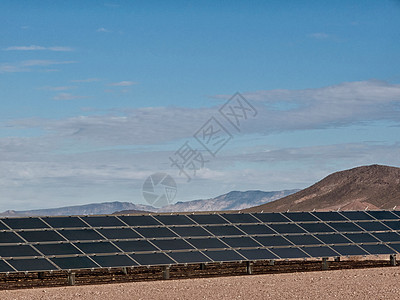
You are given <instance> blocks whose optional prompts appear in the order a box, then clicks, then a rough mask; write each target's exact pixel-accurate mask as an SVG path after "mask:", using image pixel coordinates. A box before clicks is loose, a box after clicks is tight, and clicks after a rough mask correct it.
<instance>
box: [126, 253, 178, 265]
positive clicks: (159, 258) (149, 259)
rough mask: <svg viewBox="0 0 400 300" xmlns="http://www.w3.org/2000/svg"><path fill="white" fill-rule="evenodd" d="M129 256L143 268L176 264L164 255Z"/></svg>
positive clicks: (141, 254) (136, 254)
mask: <svg viewBox="0 0 400 300" xmlns="http://www.w3.org/2000/svg"><path fill="white" fill-rule="evenodd" d="M129 256H130V257H131V258H133V259H134V260H135V261H137V262H138V263H139V264H140V265H142V266H152V265H153V266H154V265H170V264H174V263H175V262H174V261H173V260H172V259H171V258H169V257H168V256H167V255H166V254H164V253H135V254H130V255H129Z"/></svg>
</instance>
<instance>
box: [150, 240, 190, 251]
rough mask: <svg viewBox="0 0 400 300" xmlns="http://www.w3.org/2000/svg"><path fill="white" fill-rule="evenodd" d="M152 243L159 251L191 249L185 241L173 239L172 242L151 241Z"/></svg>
mask: <svg viewBox="0 0 400 300" xmlns="http://www.w3.org/2000/svg"><path fill="white" fill-rule="evenodd" d="M152 243H153V244H154V245H156V246H157V247H158V248H160V249H161V250H188V249H193V247H192V246H190V245H189V244H188V243H186V242H185V240H182V239H173V240H153V241H152Z"/></svg>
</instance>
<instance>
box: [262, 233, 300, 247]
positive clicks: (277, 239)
mask: <svg viewBox="0 0 400 300" xmlns="http://www.w3.org/2000/svg"><path fill="white" fill-rule="evenodd" d="M254 238H255V239H256V240H257V241H258V242H260V243H261V244H263V245H264V246H266V247H272V246H290V245H292V244H291V243H290V242H289V241H287V240H285V239H284V238H283V237H281V236H272V235H271V236H255V237H254Z"/></svg>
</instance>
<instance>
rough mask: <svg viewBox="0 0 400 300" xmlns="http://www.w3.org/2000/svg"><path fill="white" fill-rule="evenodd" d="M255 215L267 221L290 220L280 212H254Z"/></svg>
mask: <svg viewBox="0 0 400 300" xmlns="http://www.w3.org/2000/svg"><path fill="white" fill-rule="evenodd" d="M253 216H255V217H256V218H257V219H259V220H261V221H263V222H265V223H276V222H290V220H289V219H288V218H285V217H284V216H283V215H282V214H280V213H254V214H253Z"/></svg>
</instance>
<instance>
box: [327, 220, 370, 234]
mask: <svg viewBox="0 0 400 300" xmlns="http://www.w3.org/2000/svg"><path fill="white" fill-rule="evenodd" d="M328 224H329V226H332V227H333V228H334V229H335V230H337V231H339V232H358V231H363V230H362V229H361V228H360V227H358V226H356V225H355V224H353V223H350V222H340V223H333V222H332V223H328Z"/></svg>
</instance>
